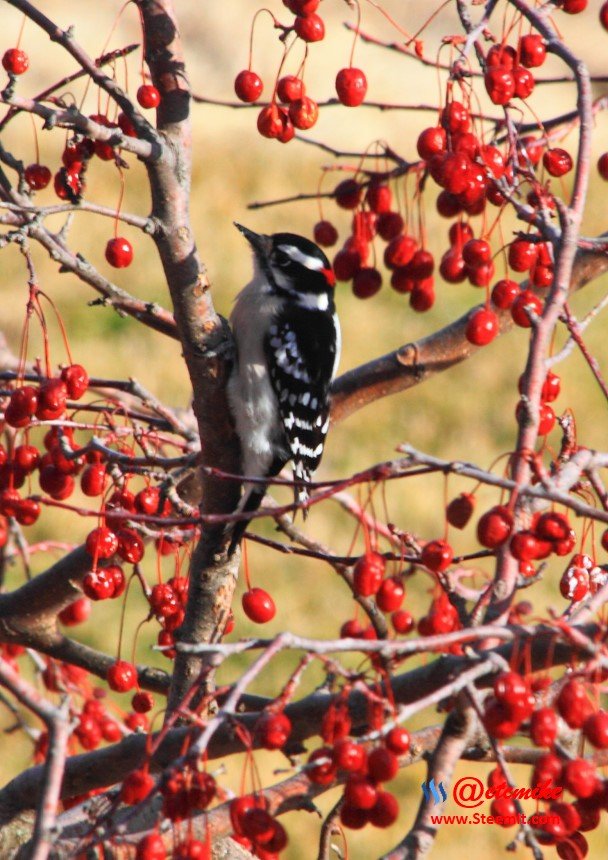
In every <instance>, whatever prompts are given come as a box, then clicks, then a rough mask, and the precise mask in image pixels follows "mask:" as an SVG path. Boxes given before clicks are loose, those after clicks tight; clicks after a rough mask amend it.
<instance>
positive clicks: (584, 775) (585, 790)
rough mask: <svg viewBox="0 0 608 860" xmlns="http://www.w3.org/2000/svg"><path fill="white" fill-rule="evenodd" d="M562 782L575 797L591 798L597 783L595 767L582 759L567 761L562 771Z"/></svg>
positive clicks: (590, 762)
mask: <svg viewBox="0 0 608 860" xmlns="http://www.w3.org/2000/svg"><path fill="white" fill-rule="evenodd" d="M562 782H563V784H564V788H566V789H567V790H568V791H569V792H570V793H571V794H573V795H574V796H575V797H591V795H592V794H593V793H594V792H595V790H596V787H597V782H598V777H597V771H596V769H595V765H594V764H593V762H592V761H589V760H588V759H584V758H575V759H571V760H570V761H567V762H566V763H565V765H564V767H563V769H562Z"/></svg>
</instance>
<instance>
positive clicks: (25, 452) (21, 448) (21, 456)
mask: <svg viewBox="0 0 608 860" xmlns="http://www.w3.org/2000/svg"><path fill="white" fill-rule="evenodd" d="M3 455H4V449H2V450H1V451H0V464H2V463H4V462H6V459H5V457H4V458H3ZM13 461H14V463H15V466H16V467H17V468H18V469H21V470H22V471H23V472H25V473H26V474H27V475H29V474H31V473H32V472H33V471H35V469H37V468H38V465H39V464H40V452H39V450H38V448H36V446H35V445H17V447H16V448H15V450H14V451H13Z"/></svg>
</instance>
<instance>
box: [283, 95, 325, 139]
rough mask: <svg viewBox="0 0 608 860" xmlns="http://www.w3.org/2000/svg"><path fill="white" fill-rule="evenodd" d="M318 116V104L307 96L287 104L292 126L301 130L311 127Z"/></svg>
mask: <svg viewBox="0 0 608 860" xmlns="http://www.w3.org/2000/svg"><path fill="white" fill-rule="evenodd" d="M318 116H319V106H318V105H317V103H316V101H314V99H311V98H309V97H308V96H303V97H302V98H301V99H298V100H297V101H294V102H291V104H290V105H289V118H290V120H291V121H292V123H293V124H294V126H295V127H296V128H299V129H301V130H302V131H305V130H306V129H308V128H312V127H313V125H314V124H315V123H316V121H317V119H318Z"/></svg>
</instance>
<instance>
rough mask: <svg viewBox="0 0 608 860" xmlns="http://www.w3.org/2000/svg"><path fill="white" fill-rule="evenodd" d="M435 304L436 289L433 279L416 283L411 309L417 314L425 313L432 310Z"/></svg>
mask: <svg viewBox="0 0 608 860" xmlns="http://www.w3.org/2000/svg"><path fill="white" fill-rule="evenodd" d="M434 304H435V289H434V284H433V279H432V278H425V280H424V281H414V286H413V287H412V292H411V293H410V307H411V308H412V310H414V311H416V312H417V313H424V312H425V311H428V310H430V309H431V308H432V307H433V305H434Z"/></svg>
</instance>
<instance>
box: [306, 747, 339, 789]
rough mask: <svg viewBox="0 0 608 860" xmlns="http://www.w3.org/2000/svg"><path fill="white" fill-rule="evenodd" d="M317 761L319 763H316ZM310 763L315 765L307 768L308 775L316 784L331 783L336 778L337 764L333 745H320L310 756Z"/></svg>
mask: <svg viewBox="0 0 608 860" xmlns="http://www.w3.org/2000/svg"><path fill="white" fill-rule="evenodd" d="M317 761H319V764H315V762H317ZM308 764H309V765H313V766H312V767H308V768H307V769H306V775H307V777H308V779H309V780H310V781H311V782H314V783H315V785H329V784H330V783H332V782H333V781H334V779H335V778H336V766H335V764H334V760H333V753H332V749H331V747H319V749H316V750H314V752H312V753H311V754H310V755H309V757H308Z"/></svg>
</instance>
